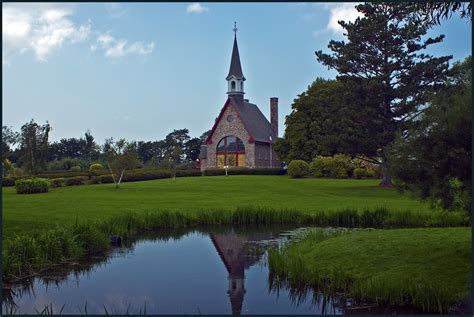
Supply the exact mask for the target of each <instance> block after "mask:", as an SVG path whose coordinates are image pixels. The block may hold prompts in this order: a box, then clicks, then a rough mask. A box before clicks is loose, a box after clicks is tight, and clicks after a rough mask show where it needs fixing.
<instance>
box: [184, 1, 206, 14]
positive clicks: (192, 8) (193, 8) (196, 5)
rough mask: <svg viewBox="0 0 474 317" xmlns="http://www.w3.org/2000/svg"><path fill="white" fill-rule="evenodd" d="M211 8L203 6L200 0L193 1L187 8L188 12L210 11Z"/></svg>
mask: <svg viewBox="0 0 474 317" xmlns="http://www.w3.org/2000/svg"><path fill="white" fill-rule="evenodd" d="M208 11H209V8H208V7H204V6H202V5H201V4H200V3H199V2H195V3H191V4H190V5H188V7H187V8H186V12H188V13H198V14H199V13H203V12H208Z"/></svg>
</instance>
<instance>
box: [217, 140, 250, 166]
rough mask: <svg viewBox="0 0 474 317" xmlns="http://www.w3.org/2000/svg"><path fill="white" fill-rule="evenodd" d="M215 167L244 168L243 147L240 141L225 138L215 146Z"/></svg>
mask: <svg viewBox="0 0 474 317" xmlns="http://www.w3.org/2000/svg"><path fill="white" fill-rule="evenodd" d="M216 152H217V154H216V156H217V159H216V161H217V167H224V166H226V165H228V166H245V146H244V143H243V142H242V140H241V139H239V138H238V137H235V136H232V135H230V136H226V137H224V138H222V140H220V141H219V143H218V144H217V151H216Z"/></svg>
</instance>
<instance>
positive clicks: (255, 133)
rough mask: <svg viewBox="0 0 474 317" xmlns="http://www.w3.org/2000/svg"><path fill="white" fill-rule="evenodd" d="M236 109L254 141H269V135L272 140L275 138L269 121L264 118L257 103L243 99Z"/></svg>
mask: <svg viewBox="0 0 474 317" xmlns="http://www.w3.org/2000/svg"><path fill="white" fill-rule="evenodd" d="M236 109H237V111H238V112H239V114H240V118H241V119H242V121H244V124H245V126H246V127H247V129H248V130H249V133H250V135H251V136H252V137H253V139H254V140H255V141H257V142H264V143H269V142H270V140H269V138H270V135H271V136H272V140H273V141H275V140H276V136H275V134H274V132H273V130H272V126H271V124H270V122H269V121H268V120H267V118H265V116H264V115H263V113H262V112H261V111H260V109H259V108H258V107H257V105H255V104H253V103H250V102H246V101H244V102H243V103H241V104H237V105H236Z"/></svg>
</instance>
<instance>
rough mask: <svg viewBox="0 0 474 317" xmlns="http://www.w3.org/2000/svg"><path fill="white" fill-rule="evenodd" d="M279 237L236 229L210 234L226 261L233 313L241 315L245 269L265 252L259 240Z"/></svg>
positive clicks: (220, 254)
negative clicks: (241, 232) (243, 232)
mask: <svg viewBox="0 0 474 317" xmlns="http://www.w3.org/2000/svg"><path fill="white" fill-rule="evenodd" d="M276 237H278V234H273V233H254V234H238V233H235V232H234V231H231V232H226V233H225V234H215V233H213V234H210V238H211V241H212V243H213V244H214V247H215V248H216V250H217V253H219V256H220V258H221V259H222V262H223V263H224V265H225V267H226V269H227V272H228V274H229V275H228V279H229V288H228V291H227V294H228V295H229V299H230V304H231V307H232V314H233V315H240V314H241V312H242V304H243V302H244V296H245V270H246V269H248V268H249V267H250V266H252V265H254V264H255V263H257V262H258V261H259V260H260V258H261V256H262V255H263V253H264V249H261V248H259V244H258V243H257V242H258V241H262V240H270V239H274V238H276Z"/></svg>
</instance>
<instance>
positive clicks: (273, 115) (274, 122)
mask: <svg viewBox="0 0 474 317" xmlns="http://www.w3.org/2000/svg"><path fill="white" fill-rule="evenodd" d="M270 125H271V126H272V130H273V132H274V133H275V140H273V141H276V138H277V137H278V98H277V97H270Z"/></svg>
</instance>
